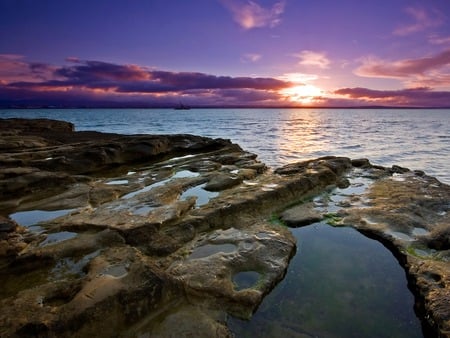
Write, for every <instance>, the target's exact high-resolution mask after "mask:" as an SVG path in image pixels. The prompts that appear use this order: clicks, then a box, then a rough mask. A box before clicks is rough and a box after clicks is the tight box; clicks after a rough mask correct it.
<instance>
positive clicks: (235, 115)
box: [0, 109, 450, 183]
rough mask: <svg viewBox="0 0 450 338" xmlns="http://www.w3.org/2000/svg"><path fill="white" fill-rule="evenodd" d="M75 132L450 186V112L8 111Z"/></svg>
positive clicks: (272, 163) (0, 114)
mask: <svg viewBox="0 0 450 338" xmlns="http://www.w3.org/2000/svg"><path fill="white" fill-rule="evenodd" d="M8 117H24V118H51V119H59V120H65V121H70V122H72V123H74V124H75V128H76V130H97V131H103V132H113V133H122V134H174V133H177V134H180V133H181V134H196V135H201V136H209V137H220V138H225V139H230V140H232V141H233V142H235V143H238V144H239V145H240V146H241V147H242V148H243V149H245V150H248V151H250V152H253V153H256V154H257V155H258V156H259V159H260V160H261V161H263V162H265V163H266V164H267V165H269V166H271V167H279V166H281V165H284V164H287V163H290V162H295V161H301V160H306V159H311V158H317V157H320V156H326V155H335V156H347V157H350V158H361V157H365V158H368V159H369V160H370V161H371V162H372V163H373V164H378V165H383V166H391V165H394V164H395V165H400V166H403V167H407V168H410V169H413V170H424V171H425V173H427V174H428V175H431V176H435V177H437V178H438V179H439V180H441V181H442V182H445V183H450V170H449V168H450V109H191V110H183V111H180V110H174V109H4V110H0V118H8Z"/></svg>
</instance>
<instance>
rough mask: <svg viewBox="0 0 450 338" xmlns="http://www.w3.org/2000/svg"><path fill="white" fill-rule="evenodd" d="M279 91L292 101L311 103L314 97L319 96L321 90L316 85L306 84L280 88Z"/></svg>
mask: <svg viewBox="0 0 450 338" xmlns="http://www.w3.org/2000/svg"><path fill="white" fill-rule="evenodd" d="M280 93H281V94H282V95H285V96H286V97H287V98H288V99H289V100H290V101H292V102H298V103H301V104H305V105H306V104H310V103H312V102H313V101H314V98H315V97H320V96H321V95H322V90H321V89H320V88H318V87H316V86H313V85H309V84H306V85H298V86H294V87H291V88H286V89H282V90H281V91H280Z"/></svg>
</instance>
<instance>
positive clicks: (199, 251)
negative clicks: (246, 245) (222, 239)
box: [189, 243, 237, 259]
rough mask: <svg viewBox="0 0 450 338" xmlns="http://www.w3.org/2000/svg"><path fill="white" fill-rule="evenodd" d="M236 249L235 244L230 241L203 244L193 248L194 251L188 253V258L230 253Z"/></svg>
mask: <svg viewBox="0 0 450 338" xmlns="http://www.w3.org/2000/svg"><path fill="white" fill-rule="evenodd" d="M236 249H237V247H236V245H234V244H231V243H225V244H205V245H202V246H199V247H197V248H195V249H194V251H192V253H191V254H190V256H189V259H198V258H204V257H208V256H211V255H214V254H216V253H230V252H233V251H235V250H236Z"/></svg>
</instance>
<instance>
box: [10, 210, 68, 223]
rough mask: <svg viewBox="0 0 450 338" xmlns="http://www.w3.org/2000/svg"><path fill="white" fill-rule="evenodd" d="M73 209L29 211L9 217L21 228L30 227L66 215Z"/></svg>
mask: <svg viewBox="0 0 450 338" xmlns="http://www.w3.org/2000/svg"><path fill="white" fill-rule="evenodd" d="M73 210H75V209H65V210H52V211H47V210H29V211H19V212H16V213H14V214H11V215H9V217H10V218H11V219H12V220H14V221H16V222H17V223H18V224H20V225H22V226H26V227H28V226H30V225H34V224H37V223H39V222H44V221H49V220H51V219H54V218H57V217H60V216H64V215H67V214H68V213H70V212H72V211H73Z"/></svg>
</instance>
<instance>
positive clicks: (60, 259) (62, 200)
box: [0, 119, 450, 337]
mask: <svg viewBox="0 0 450 338" xmlns="http://www.w3.org/2000/svg"><path fill="white" fill-rule="evenodd" d="M0 135H1V138H0V187H1V189H0V283H1V285H2V288H1V290H0V308H1V309H2V311H1V312H0V336H2V337H3V336H4V337H9V336H17V337H21V336H23V337H28V336H36V337H86V336H89V335H93V336H97V337H98V336H102V337H116V336H119V337H120V336H123V337H133V336H134V337H146V336H160V337H174V336H205V337H206V336H208V337H233V336H237V337H239V336H246V335H247V333H246V332H252V331H251V330H250V328H251V326H252V325H253V324H252V322H255V323H257V322H258V320H259V319H258V318H261V316H264V314H265V313H267V306H268V305H267V304H270V303H268V301H270V299H271V298H275V299H276V297H277V295H280V294H283V292H285V291H283V290H284V286H283V285H284V284H286V283H287V282H288V281H291V276H290V275H292V274H294V275H295V277H296V278H297V279H298V278H299V279H300V281H301V283H303V284H301V283H300V282H299V287H303V288H304V287H305V285H306V289H305V288H304V289H303V290H309V291H307V292H306V294H303V295H302V297H303V298H302V297H299V298H295V297H293V296H292V298H291V299H290V300H289V301H290V302H288V303H286V304H289V306H288V307H286V308H284V309H281V308H280V309H279V312H280V313H281V317H274V318H273V320H274V321H277V323H274V325H272V329H273V330H275V331H273V332H276V334H283V335H287V336H292V337H310V336H317V335H320V336H324V337H327V336H329V337H332V336H336V335H337V336H339V335H341V336H342V335H345V336H348V337H350V336H355V337H357V336H358V337H359V336H370V335H368V333H367V332H371V334H372V336H378V337H381V336H386V337H387V336H388V335H384V333H382V332H379V331H377V330H380V329H382V327H383V325H376V323H375V324H370V323H368V324H367V325H365V326H364V325H360V324H356V322H357V321H356V320H355V321H354V322H355V323H354V324H355V325H354V326H352V327H347V326H348V324H349V323H348V322H347V323H346V324H345V325H341V324H339V320H338V319H336V318H335V319H336V320H335V322H337V323H338V326H333V325H332V324H333V323H331V322H327V323H326V324H323V325H321V326H320V327H319V326H318V325H317V323H318V322H320V321H321V320H324V319H323V318H326V317H325V313H324V312H327V311H328V312H330V313H334V312H333V311H337V310H336V309H337V308H338V305H339V304H341V303H339V302H341V301H348V302H344V303H342V304H346V305H345V306H347V305H348V304H353V306H354V307H355V308H354V311H358V314H359V313H363V312H366V311H368V310H367V309H364V310H362V309H360V310H358V309H357V308H358V306H360V305H361V304H360V303H361V302H356V301H355V300H353V303H352V302H351V301H352V297H355V295H354V294H352V293H349V292H342V294H341V297H343V299H340V300H339V301H338V300H336V299H334V298H333V296H331V295H332V293H327V292H328V291H327V292H326V290H324V292H322V293H321V295H322V296H323V297H322V299H321V302H322V303H320V304H322V305H320V306H322V308H326V309H327V310H326V311H325V310H323V311H322V312H321V311H317V309H316V308H313V307H310V308H308V306H312V305H311V304H312V303H314V302H315V301H316V300H318V299H316V300H314V299H313V298H312V297H313V295H314V290H313V288H311V287H310V286H308V285H311V283H314V282H313V281H311V280H305V279H307V278H309V276H314V275H313V274H312V272H311V269H309V268H308V267H310V265H311V264H312V266H319V265H318V264H316V263H311V262H314V260H312V261H311V258H310V260H309V261H305V262H304V264H302V263H300V265H298V263H297V261H300V262H302V259H303V258H305V259H307V257H308V253H310V252H311V251H310V250H308V249H306V248H308V245H312V244H313V243H314V241H315V240H317V239H322V240H323V241H325V243H327V242H326V241H327V240H329V238H330V236H331V238H332V236H334V235H333V234H334V233H336V232H338V233H341V234H344V235H345V234H347V235H348V236H347V237H349V238H347V239H346V240H345V241H344V240H343V239H337V240H334V241H331V242H328V244H326V245H325V247H326V246H328V247H334V248H335V249H336V250H337V251H339V254H332V253H328V254H324V252H327V251H323V250H322V251H319V252H318V253H317V254H315V255H313V258H316V259H322V260H325V261H324V263H325V264H326V263H330V262H333V260H336V259H337V257H340V256H339V255H340V254H345V252H347V250H350V249H351V250H356V251H353V252H357V250H360V254H359V255H360V256H364V255H366V256H367V254H368V253H370V250H372V249H370V248H369V246H370V245H371V244H367V243H369V242H373V243H376V244H379V243H382V244H383V245H384V247H385V248H387V249H389V250H390V251H391V253H392V254H393V256H392V258H393V259H394V257H395V259H397V261H398V262H399V263H400V265H401V266H402V267H403V269H404V272H405V273H406V277H407V282H408V283H409V288H410V289H411V291H412V292H413V295H414V303H415V309H416V312H417V314H418V318H419V320H420V322H421V324H422V327H421V328H420V327H419V326H420V325H419V324H418V322H416V323H412V322H411V324H410V325H407V324H405V323H407V322H408V320H409V319H404V314H403V312H402V311H403V310H402V308H399V309H398V310H396V311H397V312H398V314H399V320H393V321H391V323H390V324H389V325H386V328H385V329H386V330H391V331H390V332H394V331H392V330H396V331H395V332H399V336H405V337H406V336H419V337H420V336H422V335H425V336H436V337H448V336H450V263H449V259H450V251H449V250H450V239H449V238H450V216H449V209H450V202H449V201H450V187H449V186H448V185H445V184H443V183H441V182H439V181H438V180H436V179H435V178H432V177H429V176H427V175H425V174H424V173H423V172H419V171H410V170H408V169H406V168H401V167H398V166H393V167H391V168H385V167H381V166H375V165H372V164H371V163H370V162H369V160H367V159H353V160H352V159H349V158H345V157H332V156H330V157H324V158H318V159H314V160H310V161H305V162H300V163H292V164H289V165H286V166H284V167H281V168H277V169H274V170H272V169H270V168H267V167H266V165H265V164H264V163H261V162H260V161H258V159H257V156H256V155H255V154H252V153H249V152H246V151H245V150H243V149H242V148H241V147H240V146H239V145H236V144H233V143H232V142H230V141H228V140H223V139H210V138H205V137H200V136H194V135H127V136H125V135H119V134H105V133H98V132H76V131H74V128H73V125H72V124H70V123H67V122H63V121H55V120H46V119H40V120H25V119H3V120H1V119H0ZM325 223H326V224H328V225H326V224H325ZM317 226H320V229H321V230H320V231H316V233H315V232H314V231H311V230H309V229H311V227H317ZM331 226H332V227H331ZM341 227H342V228H341ZM324 229H328V230H324ZM330 231H333V233H331V234H330ZM361 234H363V235H365V236H362V235H361ZM369 238H371V239H375V240H377V241H378V242H379V243H377V242H375V241H372V240H370V239H369ZM305 241H306V242H305ZM364 241H369V242H364ZM344 243H346V244H345V245H344ZM365 246H367V249H365V248H364V247H365ZM379 247H380V248H381V249H382V250H384V248H383V247H382V246H381V245H379ZM311 248H314V246H312V247H311ZM316 249H317V248H316ZM304 250H308V251H307V252H304ZM351 250H350V252H352V251H351ZM377 250H378V249H377ZM356 254H357V253H356ZM351 255H352V253H350V256H351ZM353 255H355V253H353ZM357 255H358V254H357ZM369 256H370V255H369ZM383 259H384V258H383ZM379 261H380V260H374V263H373V266H369V267H367V266H366V267H365V270H361V269H360V270H356V265H355V269H354V270H353V269H352V266H350V269H349V266H348V264H349V263H348V261H345V260H340V261H339V262H340V263H339V264H335V265H330V267H329V268H328V269H329V270H330V269H331V266H332V267H333V269H331V270H332V271H330V272H332V273H333V274H336V273H337V272H344V274H347V275H348V274H351V273H354V274H355V276H356V275H357V276H358V277H361V278H362V279H361V280H362V281H364V283H362V284H361V285H362V286H360V287H359V289H358V293H357V295H360V296H358V297H363V296H361V295H365V296H367V298H370V297H371V296H373V290H372V289H371V288H380V286H379V285H380V284H376V283H375V282H372V281H367V279H368V278H370V275H372V274H376V273H375V272H376V271H380V270H381V271H387V272H386V273H388V274H389V273H390V272H389V271H394V270H391V268H387V265H386V266H383V267H380V266H379V264H382V263H379ZM308 264H310V265H308ZM355 264H356V263H355ZM386 264H391V263H386ZM363 265H364V264H363ZM325 266H326V265H325ZM384 268H386V269H384ZM289 269H290V270H289ZM358 271H359V272H358ZM361 271H362V272H361ZM324 273H326V272H324ZM397 273H398V271H397V272H395V273H394V272H392V273H391V274H392V275H393V274H397ZM285 277H286V278H285ZM387 277H390V276H387ZM311 278H317V276H316V277H311ZM336 278H337V277H336ZM388 279H389V278H386V280H388ZM277 285H278V286H277ZM324 285H328V284H327V283H325V284H324V283H323V281H321V282H320V283H317V287H319V286H320V287H324ZM308 287H309V289H308ZM393 288H394V290H395V287H393ZM315 291H317V290H315ZM401 292H409V291H408V290H407V288H406V280H405V287H404V290H402V291H401ZM291 294H292V295H294V294H296V292H293V291H289V292H288V294H287V295H291ZM326 295H329V296H328V297H327V296H326ZM333 299H334V300H333ZM296 302H297V303H296ZM336 304H338V305H336ZM342 304H341V305H339V306H344V305H342ZM370 304H371V305H370V306H372V307H374V309H373V312H374V313H375V312H376V311H378V310H379V306H381V305H379V304H377V303H376V302H374V303H370ZM405 306H406V305H405ZM293 309H295V311H298V312H297V313H291V311H294V310H293ZM396 309H397V308H396ZM274 311H275V310H274ZM404 311H405V313H406V312H408V311H411V309H410V308H409V309H405V310H404ZM405 316H406V315H405ZM268 318H270V317H268ZM292 318H303V323H304V324H303V325H302V320H298V321H296V323H295V325H293V324H292ZM374 321H375V322H376V318H374ZM350 324H352V323H350ZM339 325H341V326H339ZM371 325H372V326H371ZM402 325H406V326H402ZM343 326H345V327H344V328H343ZM246 330H250V331H246ZM342 330H344V331H342ZM346 330H347V331H346ZM411 330H412V331H411ZM270 332H271V331H270V330H267V331H265V332H263V335H264V334H266V335H267V336H270V334H271V333H270ZM349 332H352V334H349ZM274 334H275V333H274ZM258 335H260V334H258Z"/></svg>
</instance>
